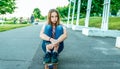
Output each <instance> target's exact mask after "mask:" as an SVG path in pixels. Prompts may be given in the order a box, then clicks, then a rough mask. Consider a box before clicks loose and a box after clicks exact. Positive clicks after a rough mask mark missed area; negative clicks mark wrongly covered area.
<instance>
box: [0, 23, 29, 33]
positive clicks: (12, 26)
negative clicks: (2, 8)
mask: <svg viewBox="0 0 120 69" xmlns="http://www.w3.org/2000/svg"><path fill="white" fill-rule="evenodd" d="M26 26H30V24H3V25H0V32H3V31H7V30H11V29H16V28H20V27H26Z"/></svg>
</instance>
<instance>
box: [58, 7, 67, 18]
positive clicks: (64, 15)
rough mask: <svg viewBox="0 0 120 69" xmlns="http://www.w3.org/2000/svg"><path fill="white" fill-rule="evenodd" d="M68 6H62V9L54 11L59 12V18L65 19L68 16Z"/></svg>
mask: <svg viewBox="0 0 120 69" xmlns="http://www.w3.org/2000/svg"><path fill="white" fill-rule="evenodd" d="M68 8H69V7H68V6H64V7H57V8H56V9H57V10H58V11H59V13H60V17H62V18H65V17H67V15H68Z"/></svg>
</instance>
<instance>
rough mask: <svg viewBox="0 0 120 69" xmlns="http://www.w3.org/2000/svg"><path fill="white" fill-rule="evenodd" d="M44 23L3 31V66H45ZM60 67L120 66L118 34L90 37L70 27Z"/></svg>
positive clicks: (0, 62)
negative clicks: (42, 45)
mask: <svg viewBox="0 0 120 69" xmlns="http://www.w3.org/2000/svg"><path fill="white" fill-rule="evenodd" d="M40 29H41V25H33V26H29V27H24V28H18V29H14V30H10V31H6V32H0V69H43V68H44V65H43V64H42V60H43V55H44V53H43V51H42V49H41V41H42V40H41V39H40V38H39V31H40ZM67 32H68V38H67V39H66V40H65V47H64V50H63V51H62V53H60V56H59V64H58V69H119V68H120V49H118V48H115V40H116V39H115V38H110V37H87V36H85V35H83V34H82V33H81V31H73V30H71V29H67Z"/></svg>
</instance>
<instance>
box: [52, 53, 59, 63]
mask: <svg viewBox="0 0 120 69" xmlns="http://www.w3.org/2000/svg"><path fill="white" fill-rule="evenodd" d="M51 62H52V63H57V62H58V53H57V52H53V54H52V58H51Z"/></svg>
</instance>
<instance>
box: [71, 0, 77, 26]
mask: <svg viewBox="0 0 120 69" xmlns="http://www.w3.org/2000/svg"><path fill="white" fill-rule="evenodd" d="M75 3H76V0H74V6H73V11H72V22H71V24H72V26H73V21H74V13H75Z"/></svg>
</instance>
